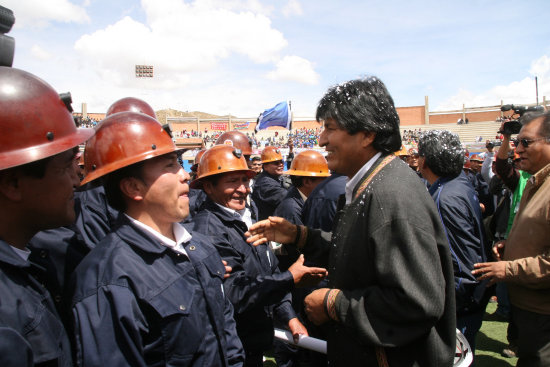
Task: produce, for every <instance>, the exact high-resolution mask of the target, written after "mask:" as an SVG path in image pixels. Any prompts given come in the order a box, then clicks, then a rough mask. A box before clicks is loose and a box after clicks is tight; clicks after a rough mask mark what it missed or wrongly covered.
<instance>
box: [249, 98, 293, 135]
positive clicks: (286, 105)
mask: <svg viewBox="0 0 550 367" xmlns="http://www.w3.org/2000/svg"><path fill="white" fill-rule="evenodd" d="M270 126H281V127H284V128H286V129H289V130H290V129H291V128H292V110H291V106H290V101H285V102H280V103H278V104H277V105H276V106H275V107H273V108H270V109H268V110H265V111H264V112H262V113H260V116H259V117H258V124H257V125H256V132H257V131H258V130H263V129H267V128H268V127H270Z"/></svg>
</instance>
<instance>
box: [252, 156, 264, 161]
mask: <svg viewBox="0 0 550 367" xmlns="http://www.w3.org/2000/svg"><path fill="white" fill-rule="evenodd" d="M261 160H262V158H260V157H258V156H254V157H252V158H250V161H251V162H255V161H261Z"/></svg>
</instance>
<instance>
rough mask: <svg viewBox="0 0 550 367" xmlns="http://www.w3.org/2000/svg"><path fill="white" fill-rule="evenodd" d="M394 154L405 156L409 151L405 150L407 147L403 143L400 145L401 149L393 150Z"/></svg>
mask: <svg viewBox="0 0 550 367" xmlns="http://www.w3.org/2000/svg"><path fill="white" fill-rule="evenodd" d="M395 155H396V156H398V157H406V156H408V155H409V151H408V150H407V148H405V146H404V145H401V149H400V150H398V151H397V152H395Z"/></svg>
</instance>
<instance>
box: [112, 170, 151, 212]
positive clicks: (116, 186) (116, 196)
mask: <svg viewBox="0 0 550 367" xmlns="http://www.w3.org/2000/svg"><path fill="white" fill-rule="evenodd" d="M144 162H145V161H141V162H137V163H134V164H132V165H130V166H127V167H123V168H120V169H118V170H116V171H114V172H111V173H109V174H108V175H107V176H106V177H104V178H103V186H104V187H105V196H106V197H107V202H108V203H109V205H110V206H112V207H113V208H115V209H116V210H118V211H121V212H123V211H125V210H126V208H127V205H126V200H125V195H124V194H123V193H122V191H121V190H120V182H121V181H122V180H123V179H125V178H127V177H134V178H137V179H143V170H142V169H143V163H144Z"/></svg>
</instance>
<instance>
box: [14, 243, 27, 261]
mask: <svg viewBox="0 0 550 367" xmlns="http://www.w3.org/2000/svg"><path fill="white" fill-rule="evenodd" d="M10 247H11V249H12V250H13V251H15V253H16V254H17V255H19V257H21V258H22V259H23V260H25V261H27V260H29V256H30V255H31V251H30V250H29V249H28V248H26V247H25V249H23V250H21V249H20V248H17V247H14V246H12V245H10Z"/></svg>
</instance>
